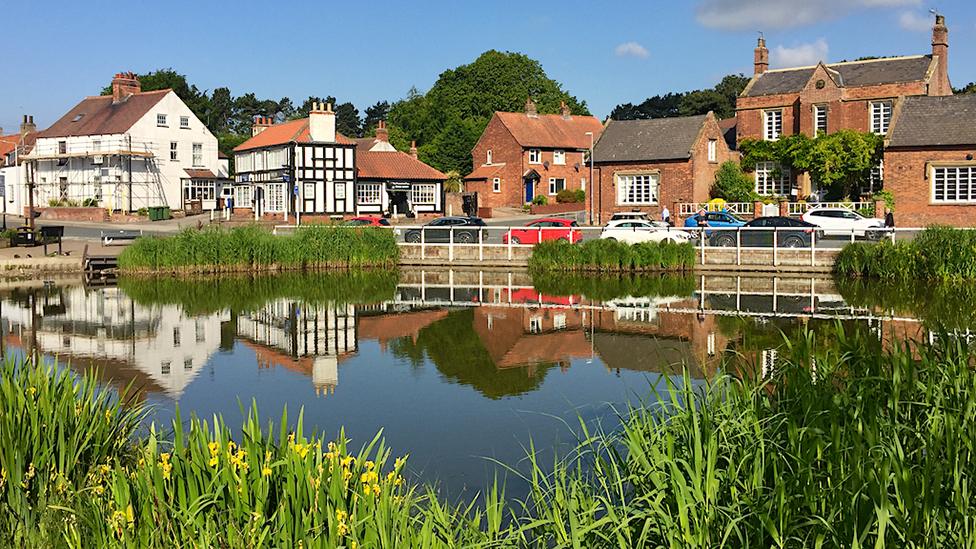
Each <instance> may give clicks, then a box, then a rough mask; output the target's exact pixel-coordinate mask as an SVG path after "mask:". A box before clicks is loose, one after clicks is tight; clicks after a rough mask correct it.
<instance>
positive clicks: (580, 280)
mask: <svg viewBox="0 0 976 549" xmlns="http://www.w3.org/2000/svg"><path fill="white" fill-rule="evenodd" d="M532 286H533V287H534V288H535V289H536V290H538V291H539V292H540V293H543V294H546V295H550V296H566V295H582V296H585V297H587V298H588V299H592V300H595V301H610V300H612V299H617V298H621V297H670V296H677V297H691V295H692V294H694V293H695V290H697V289H698V283H697V281H696V280H695V278H694V277H693V276H691V275H690V274H681V273H667V274H662V275H659V276H655V275H643V276H634V275H630V274H624V273H621V274H615V275H604V276H595V275H586V274H582V273H565V272H558V271H544V270H541V269H539V270H534V271H533V272H532Z"/></svg>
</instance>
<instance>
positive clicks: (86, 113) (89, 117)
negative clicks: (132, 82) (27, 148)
mask: <svg viewBox="0 0 976 549" xmlns="http://www.w3.org/2000/svg"><path fill="white" fill-rule="evenodd" d="M170 91H172V90H168V89H166V90H157V91H150V92H140V93H136V94H133V95H130V96H129V97H128V98H127V99H126V100H124V101H121V102H119V103H112V96H111V95H100V96H96V97H86V98H84V99H82V100H81V102H80V103H78V104H77V105H75V106H74V108H72V109H71V110H70V111H68V113H67V114H65V115H64V116H62V117H61V118H59V119H58V121H57V122H55V123H54V124H52V125H51V127H50V128H48V129H46V130H44V131H42V132H39V133H38V134H37V137H68V136H72V135H109V134H114V133H124V132H126V131H128V129H129V128H131V127H132V125H133V124H135V123H136V122H137V121H138V120H139V119H140V118H142V117H143V116H144V115H145V114H146V113H147V112H149V110H150V109H152V108H153V107H154V106H156V103H159V101H160V100H161V99H162V98H163V97H164V96H165V95H166V94H167V93H169V92H170Z"/></svg>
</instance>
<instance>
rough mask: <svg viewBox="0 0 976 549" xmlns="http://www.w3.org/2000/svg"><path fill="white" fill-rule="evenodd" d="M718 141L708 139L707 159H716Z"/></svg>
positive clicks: (712, 160)
mask: <svg viewBox="0 0 976 549" xmlns="http://www.w3.org/2000/svg"><path fill="white" fill-rule="evenodd" d="M717 147H718V141H717V140H715V139H709V140H708V161H709V162H715V161H716V160H717V151H716V149H717Z"/></svg>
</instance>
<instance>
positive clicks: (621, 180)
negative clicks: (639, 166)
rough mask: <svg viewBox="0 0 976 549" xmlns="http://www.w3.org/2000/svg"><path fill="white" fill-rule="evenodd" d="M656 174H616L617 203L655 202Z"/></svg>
mask: <svg viewBox="0 0 976 549" xmlns="http://www.w3.org/2000/svg"><path fill="white" fill-rule="evenodd" d="M659 179H660V177H659V176H658V174H624V175H617V204H633V205H649V204H657V187H658V180H659Z"/></svg>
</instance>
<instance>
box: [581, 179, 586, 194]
mask: <svg viewBox="0 0 976 549" xmlns="http://www.w3.org/2000/svg"><path fill="white" fill-rule="evenodd" d="M580 190H581V191H585V190H586V178H585V177H584V178H582V179H580Z"/></svg>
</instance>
